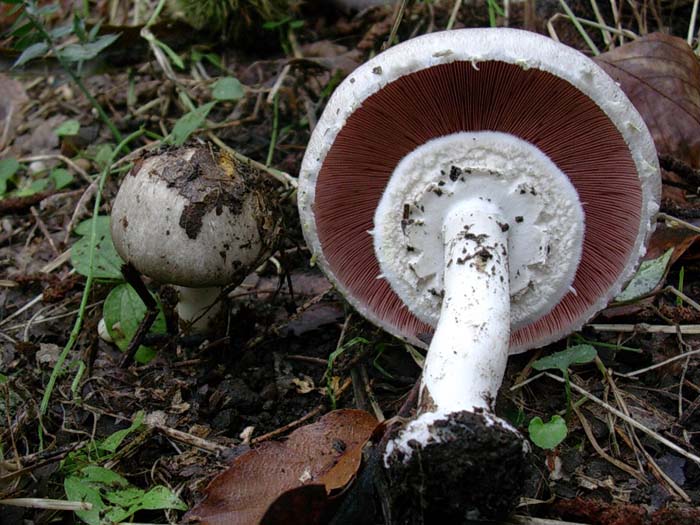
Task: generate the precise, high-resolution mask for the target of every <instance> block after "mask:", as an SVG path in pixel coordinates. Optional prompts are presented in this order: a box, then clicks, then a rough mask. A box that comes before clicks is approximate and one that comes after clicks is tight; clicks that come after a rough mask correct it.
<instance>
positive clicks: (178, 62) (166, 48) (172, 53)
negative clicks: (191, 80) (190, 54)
mask: <svg viewBox="0 0 700 525" xmlns="http://www.w3.org/2000/svg"><path fill="white" fill-rule="evenodd" d="M153 41H154V42H155V44H156V45H157V46H158V47H159V48H161V49H162V50H163V51H164V52H165V54H166V55H168V58H169V59H170V61H171V62H172V63H173V64H175V66H177V68H178V69H185V63H184V62H183V61H182V59H181V58H180V55H178V54H177V53H176V52H175V51H173V50H172V48H171V47H170V46H169V45H167V44H165V43H164V42H161V41H160V40H158V39H157V38H154V39H153Z"/></svg>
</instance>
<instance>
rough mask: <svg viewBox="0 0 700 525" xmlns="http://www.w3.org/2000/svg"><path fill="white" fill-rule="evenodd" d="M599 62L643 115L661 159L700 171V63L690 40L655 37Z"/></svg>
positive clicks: (605, 54) (619, 50)
mask: <svg viewBox="0 0 700 525" xmlns="http://www.w3.org/2000/svg"><path fill="white" fill-rule="evenodd" d="M596 61H597V62H598V65H600V66H601V67H602V68H603V69H604V70H605V72H606V73H607V74H608V75H610V76H611V77H612V78H613V79H614V80H615V81H616V82H618V83H619V84H620V87H621V88H622V90H623V91H624V92H625V94H626V95H627V96H628V97H629V99H630V100H631V101H632V103H633V104H634V106H635V107H636V108H637V110H638V111H639V113H641V115H642V118H643V119H644V121H645V122H646V124H647V126H648V127H649V131H651V134H652V136H653V137H654V142H655V144H656V149H657V150H658V152H659V154H663V155H671V156H673V157H675V158H676V159H678V160H681V161H683V162H685V163H686V164H688V165H690V166H692V167H694V168H698V167H700V63H699V62H698V58H697V57H696V56H695V54H694V53H693V51H692V49H691V48H690V46H688V44H687V43H686V42H685V40H683V39H681V38H678V37H674V36H670V35H665V34H661V33H652V34H650V35H647V36H645V37H643V38H640V39H639V40H635V41H634V42H630V43H629V44H625V45H624V46H620V47H618V48H616V49H613V50H612V51H608V52H607V53H603V54H602V55H600V56H598V57H597V58H596Z"/></svg>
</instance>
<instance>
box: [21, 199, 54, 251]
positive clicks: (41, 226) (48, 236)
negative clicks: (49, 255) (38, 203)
mask: <svg viewBox="0 0 700 525" xmlns="http://www.w3.org/2000/svg"><path fill="white" fill-rule="evenodd" d="M29 211H30V212H31V213H32V216H33V217H34V220H35V221H36V224H37V226H39V229H40V230H41V233H43V234H44V237H46V240H47V241H49V246H51V251H52V252H53V253H54V255H56V256H59V255H60V254H61V252H59V251H58V248H56V244H55V243H54V242H53V239H52V238H51V234H50V233H49V230H48V228H47V227H46V224H44V221H42V220H41V217H40V216H39V212H38V211H36V208H35V207H34V206H31V207H30V208H29Z"/></svg>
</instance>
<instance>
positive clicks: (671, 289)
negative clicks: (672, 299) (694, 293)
mask: <svg viewBox="0 0 700 525" xmlns="http://www.w3.org/2000/svg"><path fill="white" fill-rule="evenodd" d="M663 291H664V292H671V293H672V294H673V295H675V296H676V297H678V298H679V299H681V300H683V301H684V302H685V303H687V304H689V305H690V306H692V307H693V308H695V309H696V310H697V311H699V312H700V304H698V303H696V302H695V301H693V300H692V299H691V298H690V297H688V296H687V295H685V294H684V293H683V292H681V291H680V290H678V289H676V288H675V287H674V286H667V287H666V288H664V289H663Z"/></svg>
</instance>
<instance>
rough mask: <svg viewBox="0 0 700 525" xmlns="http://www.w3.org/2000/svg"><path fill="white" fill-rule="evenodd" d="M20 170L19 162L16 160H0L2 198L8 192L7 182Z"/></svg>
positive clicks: (0, 191)
mask: <svg viewBox="0 0 700 525" xmlns="http://www.w3.org/2000/svg"><path fill="white" fill-rule="evenodd" d="M17 170H19V162H17V160H16V159H2V160H0V197H2V196H3V195H5V193H6V192H7V182H8V181H9V180H10V179H11V178H12V177H13V176H14V174H15V173H17Z"/></svg>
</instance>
